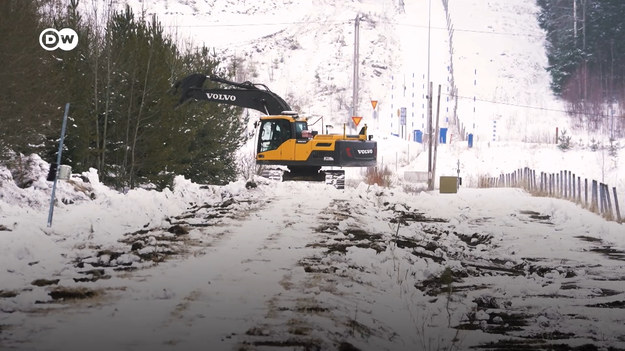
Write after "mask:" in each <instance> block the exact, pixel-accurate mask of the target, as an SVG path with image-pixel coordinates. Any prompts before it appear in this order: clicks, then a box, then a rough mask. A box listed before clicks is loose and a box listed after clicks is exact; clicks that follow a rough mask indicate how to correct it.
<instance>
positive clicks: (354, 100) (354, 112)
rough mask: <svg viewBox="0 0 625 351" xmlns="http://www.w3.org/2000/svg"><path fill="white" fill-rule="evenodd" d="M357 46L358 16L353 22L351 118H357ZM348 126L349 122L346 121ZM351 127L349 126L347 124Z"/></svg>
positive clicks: (358, 43)
mask: <svg viewBox="0 0 625 351" xmlns="http://www.w3.org/2000/svg"><path fill="white" fill-rule="evenodd" d="M359 45H360V14H358V15H356V20H355V21H354V87H353V89H354V91H353V96H352V116H351V117H354V116H358V78H359V72H358V66H359V58H358V55H359V51H360V50H359ZM347 123H348V124H349V123H350V121H349V120H348V121H347ZM349 125H350V126H351V124H349Z"/></svg>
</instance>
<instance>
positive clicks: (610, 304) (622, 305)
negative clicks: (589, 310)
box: [586, 301, 625, 308]
mask: <svg viewBox="0 0 625 351" xmlns="http://www.w3.org/2000/svg"><path fill="white" fill-rule="evenodd" d="M586 306H587V307H597V308H625V301H611V302H604V303H596V304H592V305H586Z"/></svg>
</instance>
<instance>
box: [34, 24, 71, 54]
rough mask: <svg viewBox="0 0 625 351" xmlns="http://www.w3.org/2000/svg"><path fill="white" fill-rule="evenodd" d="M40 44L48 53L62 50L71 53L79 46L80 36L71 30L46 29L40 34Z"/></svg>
mask: <svg viewBox="0 0 625 351" xmlns="http://www.w3.org/2000/svg"><path fill="white" fill-rule="evenodd" d="M39 44H40V45H41V47H42V48H44V49H45V50H48V51H52V50H56V49H57V48H58V49H61V50H65V51H70V50H72V49H74V48H75V47H76V46H77V45H78V34H76V32H75V31H74V30H73V29H71V28H63V29H61V30H56V29H54V28H48V29H44V30H43V31H42V32H41V34H39Z"/></svg>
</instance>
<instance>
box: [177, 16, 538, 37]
mask: <svg viewBox="0 0 625 351" xmlns="http://www.w3.org/2000/svg"><path fill="white" fill-rule="evenodd" d="M352 22H354V20H353V19H348V20H343V21H289V22H264V23H203V24H170V25H165V27H175V28H219V27H260V26H281V25H296V24H297V25H306V24H351V23H352ZM378 22H382V23H386V24H396V25H399V26H405V27H413V28H423V29H428V26H427V25H419V24H410V23H401V22H393V21H378ZM431 29H435V30H444V31H446V30H447V27H436V26H432V27H431ZM453 30H454V32H465V33H477V34H490V35H507V36H516V37H533V38H541V37H543V35H539V34H526V33H512V32H497V31H486V30H477V29H463V28H454V29H453Z"/></svg>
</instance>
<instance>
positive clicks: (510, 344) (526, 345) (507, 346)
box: [472, 339, 599, 351]
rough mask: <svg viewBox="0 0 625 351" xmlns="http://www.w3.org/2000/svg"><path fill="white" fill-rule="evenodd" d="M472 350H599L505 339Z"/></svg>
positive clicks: (588, 345)
mask: <svg viewBox="0 0 625 351" xmlns="http://www.w3.org/2000/svg"><path fill="white" fill-rule="evenodd" d="M472 348H475V349H483V350H500V351H506V350H511V351H512V350H519V351H520V350H535V351H542V350H544V351H595V350H599V348H597V347H596V346H594V345H591V344H586V345H581V346H577V347H571V346H570V345H566V344H555V343H550V342H547V341H544V340H518V339H507V340H498V341H496V342H489V343H486V344H482V345H478V346H474V347H472Z"/></svg>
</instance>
